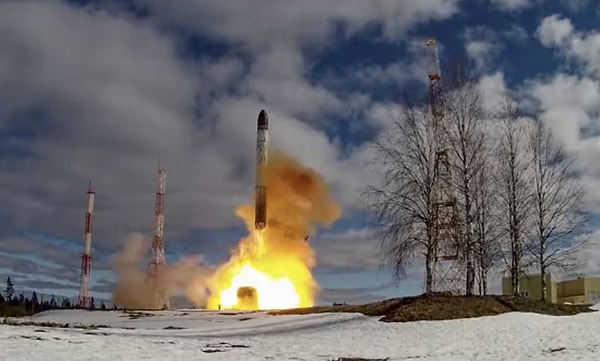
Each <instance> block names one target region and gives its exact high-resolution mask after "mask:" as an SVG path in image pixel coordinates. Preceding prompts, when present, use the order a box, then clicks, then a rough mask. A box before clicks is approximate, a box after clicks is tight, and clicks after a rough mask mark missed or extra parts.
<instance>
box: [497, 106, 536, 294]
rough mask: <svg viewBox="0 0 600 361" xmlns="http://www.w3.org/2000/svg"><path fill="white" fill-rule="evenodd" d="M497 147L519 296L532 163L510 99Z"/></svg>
mask: <svg viewBox="0 0 600 361" xmlns="http://www.w3.org/2000/svg"><path fill="white" fill-rule="evenodd" d="M500 118H501V121H500V128H501V131H500V133H501V134H500V139H499V142H498V144H499V146H498V152H497V156H498V178H497V181H498V198H499V206H500V212H499V222H500V227H501V235H502V236H503V237H504V239H505V240H506V244H507V245H508V248H509V250H508V251H507V252H506V253H507V257H505V261H506V263H507V266H508V270H509V273H510V278H511V285H512V293H513V295H515V296H518V295H519V281H520V277H521V276H522V274H523V269H524V262H525V257H526V254H525V249H524V243H525V240H526V237H527V233H528V222H529V217H530V214H531V212H530V209H531V208H530V206H531V202H530V198H531V197H530V190H529V186H528V184H527V177H528V171H529V168H530V164H531V162H530V160H529V157H528V156H527V147H526V139H525V136H526V132H525V130H526V128H525V126H524V122H523V121H521V120H520V117H519V111H518V107H517V106H516V104H515V103H514V102H513V101H512V100H511V99H509V98H506V99H505V102H504V104H503V106H502V108H501V111H500Z"/></svg>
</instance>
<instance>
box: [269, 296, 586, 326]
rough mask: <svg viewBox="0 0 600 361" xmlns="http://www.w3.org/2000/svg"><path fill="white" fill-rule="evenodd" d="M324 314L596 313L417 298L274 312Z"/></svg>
mask: <svg viewBox="0 0 600 361" xmlns="http://www.w3.org/2000/svg"><path fill="white" fill-rule="evenodd" d="M324 312H357V313H362V314H365V315H367V316H382V318H381V321H384V322H408V321H425V320H431V321H433V320H452V319H460V318H471V317H482V316H493V315H499V314H502V313H506V312H532V313H540V314H547V315H557V316H563V315H575V314H578V313H582V312H594V310H593V309H591V308H590V307H589V306H587V305H557V304H553V303H549V302H542V301H532V300H528V299H525V298H519V297H508V296H468V297H467V296H448V295H435V296H430V297H426V296H417V297H404V298H392V299H388V300H385V301H381V302H375V303H369V304H365V305H342V306H318V307H310V308H300V309H292V310H282V311H273V312H271V314H273V315H293V314H309V313H324Z"/></svg>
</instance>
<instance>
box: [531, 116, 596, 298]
mask: <svg viewBox="0 0 600 361" xmlns="http://www.w3.org/2000/svg"><path fill="white" fill-rule="evenodd" d="M528 138H529V142H528V143H529V144H528V145H529V151H530V153H531V156H532V161H533V162H532V187H533V190H532V199H531V201H532V223H533V229H532V237H531V239H530V242H529V243H527V250H528V251H529V253H530V254H531V255H532V256H533V258H534V260H535V263H536V265H537V267H539V272H540V276H541V288H542V300H546V297H547V284H546V277H545V276H546V273H547V271H548V269H549V268H551V267H558V268H566V269H570V268H572V267H573V266H574V259H573V255H574V253H575V252H576V251H577V250H578V249H579V248H580V246H581V245H582V244H583V241H581V240H582V238H581V237H580V236H581V234H582V231H583V230H584V225H585V223H586V218H587V217H586V216H585V210H584V208H583V207H584V199H583V198H584V190H583V186H582V184H581V183H580V182H579V180H578V178H577V177H576V175H575V171H574V168H573V162H574V158H573V157H572V156H570V155H569V154H568V153H567V152H566V150H565V148H564V146H563V145H562V144H561V143H560V141H558V140H557V139H556V138H555V137H554V135H553V134H552V132H551V131H550V129H548V128H546V127H545V126H544V125H543V124H542V123H541V122H540V121H536V122H535V123H534V124H533V126H532V127H531V128H530V131H529V137H528ZM578 240H579V241H578Z"/></svg>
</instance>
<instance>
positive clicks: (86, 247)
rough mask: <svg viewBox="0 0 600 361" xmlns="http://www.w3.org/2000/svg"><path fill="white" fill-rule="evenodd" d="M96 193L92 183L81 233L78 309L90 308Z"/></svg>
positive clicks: (89, 188) (88, 192)
mask: <svg viewBox="0 0 600 361" xmlns="http://www.w3.org/2000/svg"><path fill="white" fill-rule="evenodd" d="M95 196H96V192H94V191H93V190H92V181H90V184H89V186H88V191H87V210H86V212H85V228H84V232H83V254H82V255H81V279H80V286H79V287H80V288H79V299H78V300H77V305H78V306H79V307H80V308H86V309H89V308H90V307H91V298H90V270H91V267H92V255H91V254H92V216H93V214H94V198H95Z"/></svg>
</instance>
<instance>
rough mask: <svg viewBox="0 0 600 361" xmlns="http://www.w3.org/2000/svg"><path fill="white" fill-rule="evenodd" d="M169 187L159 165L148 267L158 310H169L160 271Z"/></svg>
mask: <svg viewBox="0 0 600 361" xmlns="http://www.w3.org/2000/svg"><path fill="white" fill-rule="evenodd" d="M166 187H167V171H166V170H165V169H164V168H161V167H160V164H159V165H158V169H157V186H156V198H155V203H154V237H153V238H152V249H151V253H152V260H151V262H150V264H149V265H148V273H147V276H148V282H150V283H151V284H152V285H153V287H152V288H153V289H154V295H153V296H154V302H153V304H154V305H155V308H157V309H163V310H166V309H169V307H170V305H169V296H168V294H167V293H166V291H165V289H164V287H162V285H161V279H160V270H161V268H162V267H164V266H165V264H166V260H165V245H164V226H165V213H164V205H165V191H166Z"/></svg>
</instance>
